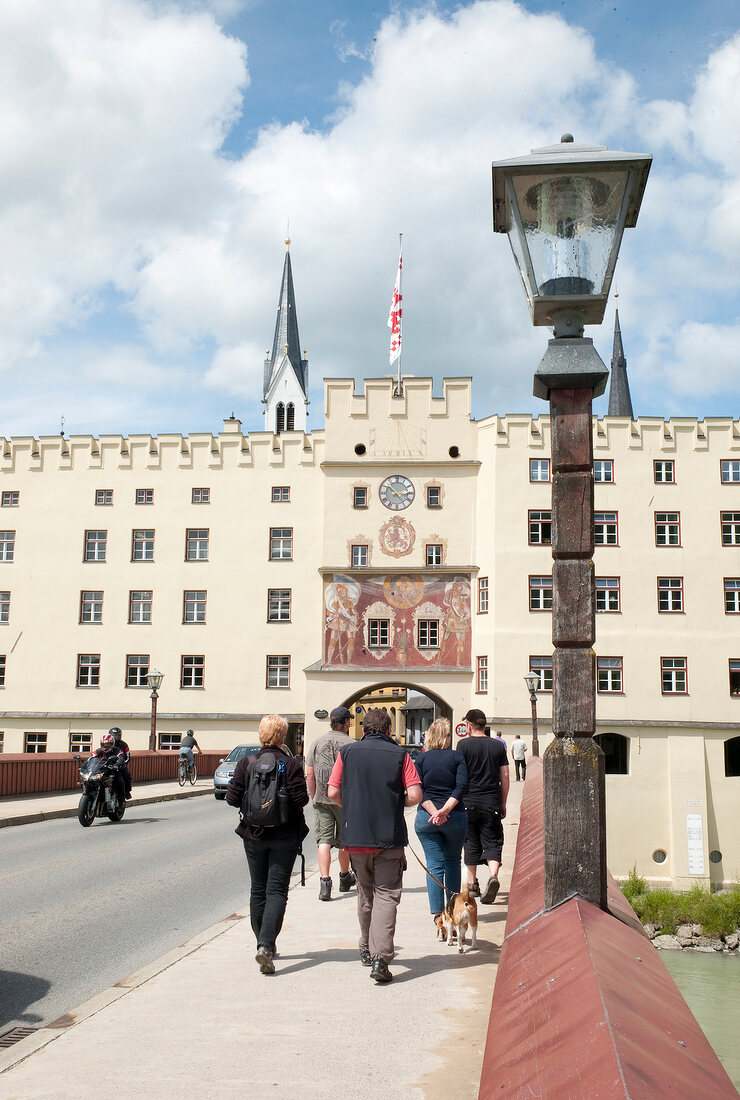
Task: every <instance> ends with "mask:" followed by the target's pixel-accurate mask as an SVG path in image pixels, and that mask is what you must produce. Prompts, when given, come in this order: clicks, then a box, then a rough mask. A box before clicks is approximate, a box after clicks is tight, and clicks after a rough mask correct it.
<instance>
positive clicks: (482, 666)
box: [475, 657, 488, 695]
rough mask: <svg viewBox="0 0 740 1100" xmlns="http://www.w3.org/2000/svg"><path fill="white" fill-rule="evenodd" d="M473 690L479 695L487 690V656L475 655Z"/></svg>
mask: <svg viewBox="0 0 740 1100" xmlns="http://www.w3.org/2000/svg"><path fill="white" fill-rule="evenodd" d="M475 664H476V676H475V690H476V692H477V693H478V694H479V695H485V693H486V692H487V691H488V657H476V659H475Z"/></svg>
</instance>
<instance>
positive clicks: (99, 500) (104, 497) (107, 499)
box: [95, 489, 113, 504]
mask: <svg viewBox="0 0 740 1100" xmlns="http://www.w3.org/2000/svg"><path fill="white" fill-rule="evenodd" d="M95 503H96V504H112V503H113V490H112V489H96V490H95Z"/></svg>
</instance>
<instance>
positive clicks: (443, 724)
mask: <svg viewBox="0 0 740 1100" xmlns="http://www.w3.org/2000/svg"><path fill="white" fill-rule="evenodd" d="M451 741H452V735H451V731H450V723H449V722H448V721H447V719H446V718H438V719H437V721H436V722H432V724H431V726H430V727H429V730H428V732H427V735H426V738H425V741H424V752H423V753H422V754H421V756H417V758H416V760H415V761H414V763H415V764H416V770H417V771H418V773H419V776H420V777H421V804H420V806H419V809H418V810H417V811H416V821H415V824H414V827H415V829H416V835H417V836H418V837H419V840H420V841H421V845H422V848H423V849H424V854H425V856H426V861H427V867H428V868H429V870H430V871H431V872H432V874H433V875H434V876H435V878H438V879H439V881H440V882H441V883H443V884H444V886H445V887H446V890H443V889H442V887H441V886H439V885H438V884H437V883H436V882H435V881H434V879H432V878H430V877H429V875H427V894H428V895H429V908H430V909H431V912H432V917H433V918H434V920H435V921H436V919H437V917H438V916H439V915H440V913H441V912H442V910H443V909H444V907H445V902H446V901H447V900H448V899H449V897H450V894H455V893H457V892H458V890H459V889H460V864H461V855H462V846H463V841H464V840H465V832H466V829H467V814H466V813H465V809H464V807H463V804H462V795H463V790H464V789H465V784H466V783H467V781H468V766H467V764H466V763H465V761H464V759H463V757H462V753H459V752H457V751H456V750H453V749H451V748H450V743H451Z"/></svg>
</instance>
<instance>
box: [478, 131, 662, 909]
mask: <svg viewBox="0 0 740 1100" xmlns="http://www.w3.org/2000/svg"><path fill="white" fill-rule="evenodd" d="M651 163H652V157H650V156H649V155H647V154H635V153H614V152H609V150H608V149H607V148H606V147H605V146H603V145H577V144H575V142H574V141H573V138H572V136H571V135H570V134H564V135H563V137H562V138H561V140H560V144H559V145H552V146H548V147H547V148H544V149H534V150H533V151H532V153H531V154H530V155H529V156H527V157H518V158H515V159H513V160H505V161H497V162H496V163H494V165H493V228H494V231H495V232H497V233H506V234H508V237H509V242H510V244H511V248H512V251H513V253H514V259H515V261H516V265H517V268H518V270H519V275H520V277H521V280H522V284H523V286H524V291H525V294H526V297H527V303H528V305H529V311H530V315H531V318H532V323H533V324H534V325H551V326H552V328H553V339H551V340H550V341H549V342H548V346H547V351H546V352H545V355H544V356H543V358H542V362H541V363H540V365H539V367H538V369H537V371H536V373H535V376H534V395H535V397H541V398H543V399H544V400H546V401H549V403H550V424H551V433H552V453H551V466H552V471H553V479H552V556H553V570H552V585H553V608H552V610H553V616H552V641H553V646H554V652H553V699H552V732H553V734H554V739H553V741H552V742H551V743H550V744H549V745H548V747H547V749H546V750H545V753H544V757H543V769H544V826H545V829H544V835H545V907H546V908H547V909H551V908H553V907H554V906H555V905H558V904H560V902H562V901H565V900H566V899H567V898H569V897H572V896H573V895H574V894H580V895H581V896H582V897H584V898H585V899H586V900H587V901H591V902H593V903H595V904H597V905H600V906H601V908H602V909H605V908H606V886H607V870H606V810H605V783H604V756H603V753H602V752H601V750H600V749H599V747H598V745H597V744H596V742H595V741H594V740H593V735H594V732H595V729H596V669H595V664H596V658H595V655H594V651H593V648H592V647H593V644H594V640H595V626H596V619H595V606H594V566H593V561H592V558H593V549H594V522H593V520H594V516H593V511H594V487H593V442H592V436H591V424H592V415H591V404H592V401H593V398H594V397H597V396H599V394H602V393H603V392H604V389H605V388H606V380H607V378H608V371H607V369H606V367H605V366H604V363H603V362H602V361H601V358H600V357H599V355H598V353H597V351H596V350H595V348H594V346H593V341H592V340H590V339H588V338H586V337H584V335H583V327H584V325H586V324H601V321H602V320H603V318H604V309H605V308H606V302H607V299H608V296H609V288H610V286H611V281H612V276H613V274H614V268H615V265H616V262H617V256H618V254H619V245H620V243H621V240H622V234H623V232H624V230H625V229H626V228H631V227H633V226H634V225H635V223H636V221H637V215H638V212H639V209H640V203H641V202H642V196H643V193H644V190H645V184H646V182H647V177H648V172H649V171H650V165H651Z"/></svg>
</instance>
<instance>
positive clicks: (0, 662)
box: [0, 653, 7, 688]
mask: <svg viewBox="0 0 740 1100" xmlns="http://www.w3.org/2000/svg"><path fill="white" fill-rule="evenodd" d="M6 660H7V658H6V656H5V654H4V653H0V687H3V688H4V687H5V664H6Z"/></svg>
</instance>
